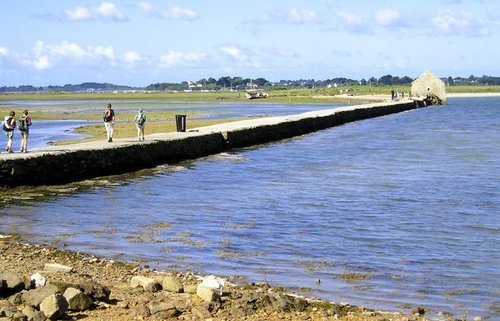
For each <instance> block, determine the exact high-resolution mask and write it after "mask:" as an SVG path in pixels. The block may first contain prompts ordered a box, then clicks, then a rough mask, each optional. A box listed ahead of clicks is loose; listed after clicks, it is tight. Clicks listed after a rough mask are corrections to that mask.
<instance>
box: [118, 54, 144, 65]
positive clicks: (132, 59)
mask: <svg viewBox="0 0 500 321" xmlns="http://www.w3.org/2000/svg"><path fill="white" fill-rule="evenodd" d="M122 60H123V61H124V62H125V63H126V64H128V65H135V64H136V63H138V62H140V61H142V60H143V59H142V57H141V55H139V54H138V53H137V52H135V51H127V52H125V53H124V54H123V58H122Z"/></svg>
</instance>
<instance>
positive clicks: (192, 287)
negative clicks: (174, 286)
mask: <svg viewBox="0 0 500 321" xmlns="http://www.w3.org/2000/svg"><path fill="white" fill-rule="evenodd" d="M197 289H198V285H196V284H186V285H184V293H190V294H195V293H196V290H197Z"/></svg>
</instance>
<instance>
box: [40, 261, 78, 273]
mask: <svg viewBox="0 0 500 321" xmlns="http://www.w3.org/2000/svg"><path fill="white" fill-rule="evenodd" d="M44 269H45V270H47V271H52V272H64V273H71V272H73V268H72V267H70V266H66V265H62V264H59V263H45V266H44Z"/></svg>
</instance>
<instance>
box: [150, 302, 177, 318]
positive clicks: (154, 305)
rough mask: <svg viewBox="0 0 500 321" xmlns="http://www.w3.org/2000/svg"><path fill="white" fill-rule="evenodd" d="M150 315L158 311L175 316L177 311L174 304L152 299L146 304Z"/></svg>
mask: <svg viewBox="0 0 500 321" xmlns="http://www.w3.org/2000/svg"><path fill="white" fill-rule="evenodd" d="M146 306H147V307H148V309H149V311H150V312H151V315H154V314H157V313H158V312H166V313H167V314H171V316H175V315H176V314H177V313H178V311H177V309H176V307H175V306H174V305H172V304H171V303H166V302H161V301H152V302H149V303H148V304H146Z"/></svg>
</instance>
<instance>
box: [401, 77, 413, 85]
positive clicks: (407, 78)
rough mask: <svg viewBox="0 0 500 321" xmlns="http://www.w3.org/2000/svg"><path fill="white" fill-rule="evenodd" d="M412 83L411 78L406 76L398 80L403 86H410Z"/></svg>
mask: <svg viewBox="0 0 500 321" xmlns="http://www.w3.org/2000/svg"><path fill="white" fill-rule="evenodd" d="M412 81H413V79H412V78H410V77H408V76H404V77H403V78H401V79H400V81H399V83H400V84H403V85H407V84H411V83H412Z"/></svg>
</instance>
